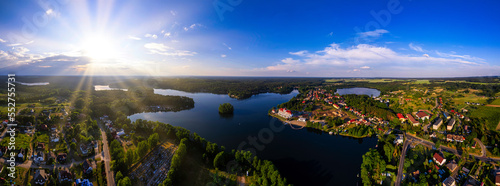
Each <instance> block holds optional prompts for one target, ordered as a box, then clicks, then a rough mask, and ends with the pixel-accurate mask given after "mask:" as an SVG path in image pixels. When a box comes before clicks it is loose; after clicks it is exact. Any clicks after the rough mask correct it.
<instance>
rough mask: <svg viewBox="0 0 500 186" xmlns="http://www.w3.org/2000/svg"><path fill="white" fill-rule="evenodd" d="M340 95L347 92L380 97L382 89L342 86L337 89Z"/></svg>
mask: <svg viewBox="0 0 500 186" xmlns="http://www.w3.org/2000/svg"><path fill="white" fill-rule="evenodd" d="M336 93H339V94H340V95H345V94H357V95H368V96H375V97H378V96H380V91H379V90H377V89H373V88H359V87H356V88H341V89H337V92H336Z"/></svg>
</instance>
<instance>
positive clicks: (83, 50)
mask: <svg viewBox="0 0 500 186" xmlns="http://www.w3.org/2000/svg"><path fill="white" fill-rule="evenodd" d="M497 7H500V2H499V1H486V2H481V3H477V2H457V1H451V0H445V1H437V2H435V1H428V0H427V1H399V0H387V1H362V3H360V2H359V1H317V2H308V1H297V0H293V1H283V0H279V1H259V0H257V1H229V2H227V1H221V0H215V1H196V0H185V1H161V0H152V1H95V0H90V1H76V2H75V1H42V0H37V1H26V2H24V1H1V2H0V20H1V21H0V74H2V73H3V74H6V73H9V72H15V73H17V74H19V75H21V74H22V75H70V76H72V75H110V76H128V75H140V76H160V77H163V76H244V77H247V76H251V77H254V76H256V77H262V76H264V77H270V76H271V77H360V78H361V77H369V78H374V77H393V78H441V77H471V76H473V77H475V76H500V52H499V51H500V35H499V34H498V33H500V24H497V23H499V22H500V12H499V11H498V10H497ZM422 10H425V11H422Z"/></svg>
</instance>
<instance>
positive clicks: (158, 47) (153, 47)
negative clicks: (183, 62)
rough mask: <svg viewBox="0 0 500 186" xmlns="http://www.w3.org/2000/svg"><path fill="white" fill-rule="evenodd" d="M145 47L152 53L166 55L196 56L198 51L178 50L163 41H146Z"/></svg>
mask: <svg viewBox="0 0 500 186" xmlns="http://www.w3.org/2000/svg"><path fill="white" fill-rule="evenodd" d="M144 47H145V48H147V49H149V52H150V54H159V55H165V56H194V55H196V54H197V53H196V52H191V51H187V50H177V49H174V48H172V47H169V46H166V45H164V44H163V43H146V44H145V45H144Z"/></svg>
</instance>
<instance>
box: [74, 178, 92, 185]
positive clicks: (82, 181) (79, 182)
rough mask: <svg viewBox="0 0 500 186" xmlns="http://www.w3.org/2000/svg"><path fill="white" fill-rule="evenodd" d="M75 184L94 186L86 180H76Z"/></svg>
mask: <svg viewBox="0 0 500 186" xmlns="http://www.w3.org/2000/svg"><path fill="white" fill-rule="evenodd" d="M75 183H76V185H78V186H94V184H93V183H92V182H90V181H89V180H88V179H77V180H76V181H75Z"/></svg>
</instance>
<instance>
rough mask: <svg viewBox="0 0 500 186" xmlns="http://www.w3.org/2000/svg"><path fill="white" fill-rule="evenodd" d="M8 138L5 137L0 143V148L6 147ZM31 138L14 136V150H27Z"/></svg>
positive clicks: (22, 135) (19, 135)
mask: <svg viewBox="0 0 500 186" xmlns="http://www.w3.org/2000/svg"><path fill="white" fill-rule="evenodd" d="M9 139H10V138H9V136H8V135H6V136H5V138H4V140H2V142H0V146H8V143H9V142H10V140H9ZM30 141H31V137H30V136H28V135H26V134H16V149H21V148H23V149H24V148H29V145H30Z"/></svg>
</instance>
